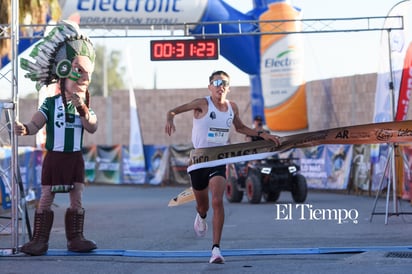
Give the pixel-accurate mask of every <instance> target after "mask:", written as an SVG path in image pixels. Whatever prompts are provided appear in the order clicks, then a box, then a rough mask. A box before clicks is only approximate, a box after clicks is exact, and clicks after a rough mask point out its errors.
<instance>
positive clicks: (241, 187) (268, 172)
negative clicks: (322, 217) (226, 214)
mask: <svg viewBox="0 0 412 274" xmlns="http://www.w3.org/2000/svg"><path fill="white" fill-rule="evenodd" d="M297 161H298V159H296V158H287V159H279V158H278V157H277V156H273V157H270V158H267V159H264V160H259V161H251V162H239V163H234V164H228V168H227V178H228V182H227V184H226V191H225V196H226V199H227V200H228V201H229V202H231V203H239V202H241V201H242V199H243V193H246V197H247V199H248V201H249V203H252V204H257V203H260V202H261V200H262V196H263V199H264V200H265V201H266V202H276V201H277V200H278V198H279V196H280V193H281V191H290V192H291V193H292V198H293V200H294V201H295V202H296V203H303V202H304V201H305V200H306V196H307V192H308V190H307V189H308V188H307V184H306V178H305V177H304V176H303V175H302V174H300V173H299V170H300V166H299V165H297V164H296V162H297Z"/></svg>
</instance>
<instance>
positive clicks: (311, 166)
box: [296, 145, 352, 189]
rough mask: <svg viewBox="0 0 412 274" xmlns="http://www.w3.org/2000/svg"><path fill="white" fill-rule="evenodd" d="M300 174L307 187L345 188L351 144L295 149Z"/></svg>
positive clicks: (350, 157)
mask: <svg viewBox="0 0 412 274" xmlns="http://www.w3.org/2000/svg"><path fill="white" fill-rule="evenodd" d="M296 153H297V155H298V158H300V168H301V171H300V172H301V174H302V175H303V176H305V178H306V182H307V184H308V187H309V188H314V189H346V188H347V187H348V182H349V175H350V165H351V159H352V146H351V145H328V146H315V147H310V148H302V149H298V150H296Z"/></svg>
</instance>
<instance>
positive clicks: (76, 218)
mask: <svg viewBox="0 0 412 274" xmlns="http://www.w3.org/2000/svg"><path fill="white" fill-rule="evenodd" d="M65 225H66V238H67V249H68V250H70V251H74V252H89V251H91V250H93V249H96V248H97V246H96V243H95V242H94V241H89V240H86V239H85V238H84V236H83V225H84V209H79V210H73V209H70V208H68V209H67V211H66V216H65Z"/></svg>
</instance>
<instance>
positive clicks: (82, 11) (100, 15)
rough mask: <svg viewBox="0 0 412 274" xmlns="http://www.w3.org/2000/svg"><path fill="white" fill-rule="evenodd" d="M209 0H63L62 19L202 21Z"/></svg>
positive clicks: (133, 23)
mask: <svg viewBox="0 0 412 274" xmlns="http://www.w3.org/2000/svg"><path fill="white" fill-rule="evenodd" d="M207 2H208V1H207V0H168V1H164V0H119V1H107V0H92V1H90V0H75V1H67V0H66V1H64V0H59V3H60V7H61V9H62V19H67V18H69V17H73V16H76V15H77V16H80V24H100V25H106V26H107V25H111V27H113V26H112V25H123V26H119V28H120V27H124V25H129V26H138V25H154V24H156V25H158V24H160V25H166V24H178V23H187V22H198V21H199V20H200V19H201V17H202V15H203V13H204V11H205V9H206V5H207Z"/></svg>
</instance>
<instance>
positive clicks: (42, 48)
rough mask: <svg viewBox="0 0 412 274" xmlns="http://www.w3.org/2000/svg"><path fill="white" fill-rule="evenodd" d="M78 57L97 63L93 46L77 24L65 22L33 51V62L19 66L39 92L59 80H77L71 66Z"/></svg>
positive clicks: (26, 61) (26, 62)
mask: <svg viewBox="0 0 412 274" xmlns="http://www.w3.org/2000/svg"><path fill="white" fill-rule="evenodd" d="M76 56H87V57H89V59H90V61H91V62H92V63H94V60H95V57H96V54H95V51H94V47H93V44H92V42H91V41H90V40H89V38H88V37H87V36H86V35H84V34H82V33H81V32H80V29H79V26H78V25H77V24H76V23H74V22H71V21H62V22H61V23H60V24H58V25H57V26H56V27H54V28H53V29H52V30H51V31H50V32H49V33H48V34H47V36H45V37H44V38H43V39H42V40H41V41H40V42H38V43H37V44H36V46H35V47H34V48H33V50H32V52H31V53H30V57H32V58H33V60H34V62H32V61H29V60H27V59H24V58H21V59H20V66H21V68H22V69H24V70H27V71H28V73H26V74H25V75H24V76H25V77H26V78H30V79H31V80H32V81H35V82H37V83H36V88H37V90H40V89H41V87H42V86H44V85H46V86H48V85H50V84H52V83H55V82H57V81H58V79H60V78H70V77H71V76H74V78H75V77H76V76H75V75H72V74H73V73H74V74H75V72H72V69H71V64H72V61H73V59H74V57H76Z"/></svg>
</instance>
